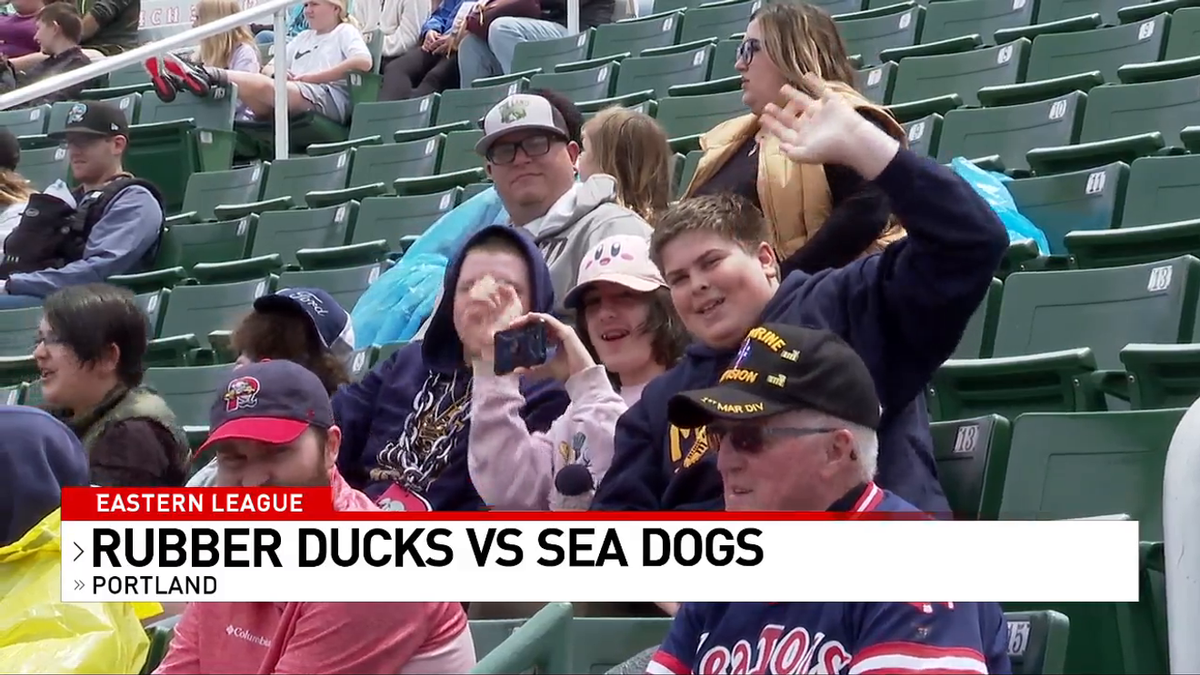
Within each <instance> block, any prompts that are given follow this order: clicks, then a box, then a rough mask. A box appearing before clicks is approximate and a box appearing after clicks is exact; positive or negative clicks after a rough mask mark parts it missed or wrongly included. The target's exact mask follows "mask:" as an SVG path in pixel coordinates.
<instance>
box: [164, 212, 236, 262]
mask: <svg viewBox="0 0 1200 675" xmlns="http://www.w3.org/2000/svg"><path fill="white" fill-rule="evenodd" d="M257 223H258V216H256V215H249V216H245V217H243V218H238V219H237V220H223V221H220V222H215V223H181V224H178V225H172V226H171V227H170V228H169V229H168V230H167V235H166V236H165V237H164V238H163V244H162V251H161V252H160V253H159V262H160V266H161V267H175V266H176V265H178V266H181V267H183V268H184V269H189V270H190V269H191V268H192V266H193V265H196V264H199V263H215V262H226V261H230V260H241V259H242V258H244V257H246V253H247V251H248V249H249V247H250V241H251V239H252V238H253V237H254V229H255V226H256V225H257Z"/></svg>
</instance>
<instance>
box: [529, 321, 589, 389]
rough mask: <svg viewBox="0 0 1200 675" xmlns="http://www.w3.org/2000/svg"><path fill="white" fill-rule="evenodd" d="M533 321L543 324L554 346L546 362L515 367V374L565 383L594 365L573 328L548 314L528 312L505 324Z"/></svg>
mask: <svg viewBox="0 0 1200 675" xmlns="http://www.w3.org/2000/svg"><path fill="white" fill-rule="evenodd" d="M534 322H541V323H543V324H545V325H546V332H547V334H548V337H549V342H550V344H552V345H554V347H555V348H556V352H555V354H554V356H553V357H551V358H550V360H549V361H547V362H546V363H544V364H542V365H540V366H535V367H533V368H518V369H517V371H516V372H517V373H518V374H521V375H527V376H528V377H530V378H531V379H539V380H540V379H547V378H553V379H556V380H559V381H562V382H565V381H566V380H567V379H568V378H570V377H571V376H572V375H574V374H575V373H578V372H580V371H582V370H584V369H585V368H589V367H591V366H594V365H596V360H595V359H593V358H592V355H591V354H589V353H588V350H587V347H584V346H583V340H581V339H579V334H578V333H576V332H575V329H573V328H571V327H570V326H568V325H567V324H565V323H563V322H561V321H559V320H558V319H556V318H554V317H552V316H550V315H549V314H539V313H537V312H530V313H529V314H526V315H524V316H520V317H517V319H516V320H515V321H513V322H512V323H511V324H510V325H509V326H508V327H509V328H519V327H521V326H525V325H528V324H530V323H534Z"/></svg>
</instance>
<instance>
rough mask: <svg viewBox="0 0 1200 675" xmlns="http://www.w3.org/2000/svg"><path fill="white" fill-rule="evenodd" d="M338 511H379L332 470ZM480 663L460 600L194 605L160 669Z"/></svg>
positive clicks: (411, 668) (411, 669)
mask: <svg viewBox="0 0 1200 675" xmlns="http://www.w3.org/2000/svg"><path fill="white" fill-rule="evenodd" d="M332 484H333V494H334V508H336V509H338V510H339V511H375V510H378V507H376V506H375V505H374V504H373V503H371V501H370V500H369V499H368V498H367V496H366V495H364V494H363V493H361V492H359V491H357V490H354V489H353V488H351V487H350V486H349V485H347V484H346V482H345V481H344V480H343V479H342V477H341V476H340V475H338V474H337V470H336V469H335V470H334V474H333V476H332ZM474 666H475V648H474V646H473V644H472V642H471V632H470V630H469V629H468V628H467V616H466V614H465V613H464V612H463V609H462V605H460V604H459V603H457V602H409V603H401V602H393V603H349V602H346V603H341V602H286V603H284V602H280V603H270V602H247V603H212V602H206V603H191V604H189V605H188V607H187V609H186V610H184V612H183V616H182V618H180V620H179V624H178V625H177V626H176V627H175V635H174V637H173V638H172V639H171V650H170V651H169V652H168V653H167V656H166V658H164V659H163V662H162V664H160V665H159V667H158V670H156V671H155V672H157V673H162V674H163V675H172V674H174V673H260V674H263V673H329V674H331V675H332V674H337V673H345V674H346V675H352V674H353V675H366V674H372V673H379V674H380V675H384V674H387V675H394V674H395V673H465V672H468V671H469V670H470V669H471V668H473V667H474Z"/></svg>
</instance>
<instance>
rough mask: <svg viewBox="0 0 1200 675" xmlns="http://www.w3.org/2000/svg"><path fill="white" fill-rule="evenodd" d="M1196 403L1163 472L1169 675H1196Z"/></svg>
mask: <svg viewBox="0 0 1200 675" xmlns="http://www.w3.org/2000/svg"><path fill="white" fill-rule="evenodd" d="M1197 485H1200V401H1197V402H1195V403H1193V404H1192V405H1191V407H1190V408H1188V411H1187V412H1186V413H1184V415H1183V419H1182V420H1180V421H1179V426H1177V427H1175V434H1174V435H1173V436H1172V437H1171V445H1170V448H1169V449H1168V450H1167V461H1166V466H1165V467H1164V471H1163V548H1164V553H1163V557H1164V561H1165V563H1166V576H1167V636H1168V643H1169V647H1170V661H1171V672H1172V673H1200V641H1197V640H1196V631H1197V629H1200V490H1197Z"/></svg>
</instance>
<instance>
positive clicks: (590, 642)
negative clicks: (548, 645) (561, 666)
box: [565, 617, 671, 673]
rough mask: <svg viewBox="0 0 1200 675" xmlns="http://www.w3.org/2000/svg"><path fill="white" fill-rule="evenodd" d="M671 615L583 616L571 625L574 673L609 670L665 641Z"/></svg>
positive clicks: (572, 666) (571, 670)
mask: <svg viewBox="0 0 1200 675" xmlns="http://www.w3.org/2000/svg"><path fill="white" fill-rule="evenodd" d="M670 628H671V619H669V618H665V617H664V618H637V619H617V618H606V617H597V618H579V617H577V618H576V619H575V620H574V621H573V622H572V625H571V632H572V636H571V669H570V670H568V671H565V672H570V673H606V672H608V671H609V670H610V669H611V668H613V666H616V665H618V664H620V663H623V662H624V661H625V660H626V659H628V658H629V657H631V656H633V655H634V654H637V653H639V652H642V651H644V650H646V649H649V648H650V647H654V646H656V645H659V644H662V641H663V640H664V639H665V638H666V637H667V631H669V630H670Z"/></svg>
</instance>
